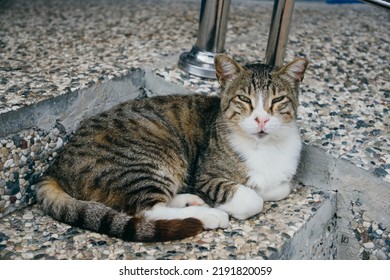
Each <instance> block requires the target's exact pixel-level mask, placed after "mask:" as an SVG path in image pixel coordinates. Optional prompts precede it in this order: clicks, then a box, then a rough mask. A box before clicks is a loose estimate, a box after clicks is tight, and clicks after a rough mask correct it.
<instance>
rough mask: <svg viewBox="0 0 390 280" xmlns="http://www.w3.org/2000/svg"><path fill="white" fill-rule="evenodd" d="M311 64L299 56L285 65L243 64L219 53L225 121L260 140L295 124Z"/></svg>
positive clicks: (246, 134) (281, 132)
mask: <svg viewBox="0 0 390 280" xmlns="http://www.w3.org/2000/svg"><path fill="white" fill-rule="evenodd" d="M307 65H308V61H307V59H305V58H298V59H296V60H294V61H292V62H290V63H288V64H286V65H284V66H282V67H272V66H269V65H264V64H251V65H246V66H241V65H240V64H238V63H237V62H235V61H234V60H233V59H231V58H230V57H228V56H226V55H221V54H220V55H217V56H216V57H215V69H216V74H217V78H218V80H219V83H220V84H221V87H222V92H221V111H222V114H223V117H224V119H225V123H227V124H228V125H229V128H231V129H233V130H234V131H235V132H237V133H239V134H243V135H245V136H248V135H249V137H251V138H253V139H255V140H259V141H264V140H265V139H267V138H270V137H271V138H273V137H272V136H277V135H281V134H284V132H286V131H287V130H288V129H291V128H292V127H295V126H296V123H295V120H296V117H297V108H298V93H299V84H300V82H301V81H302V79H303V75H304V73H305V70H306V67H307Z"/></svg>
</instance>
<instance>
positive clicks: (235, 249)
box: [0, 186, 332, 259]
mask: <svg viewBox="0 0 390 280" xmlns="http://www.w3.org/2000/svg"><path fill="white" fill-rule="evenodd" d="M324 197H325V196H324V194H323V193H321V192H318V191H314V190H310V189H309V188H307V187H302V186H300V187H298V189H297V190H296V191H294V192H293V194H291V195H290V198H289V199H288V200H283V201H279V202H277V203H274V202H269V203H266V204H265V207H264V211H263V213H262V214H260V215H258V216H255V217H253V218H251V219H249V220H246V221H238V220H234V219H231V221H230V226H229V227H228V228H227V229H225V230H214V231H206V232H203V233H202V234H199V235H197V236H195V237H192V238H187V239H184V240H181V241H175V242H166V243H149V244H147V243H129V242H123V241H122V240H119V239H115V238H109V237H107V236H104V235H100V234H97V233H92V232H89V231H85V230H82V229H79V228H74V227H70V226H68V225H66V224H61V223H58V222H56V221H54V220H53V219H51V218H50V217H48V216H46V215H44V214H43V213H42V212H41V210H40V209H39V208H37V207H36V206H32V207H29V208H27V209H25V210H24V211H18V212H14V213H12V214H10V215H8V216H6V217H5V218H3V219H2V221H1V224H0V259H275V258H280V257H281V252H282V251H283V250H284V249H285V248H284V247H285V246H286V243H288V242H289V240H290V239H291V238H293V237H294V235H295V234H297V232H299V231H301V230H302V229H303V228H304V225H305V224H306V223H307V221H309V220H310V219H312V218H313V216H314V215H315V213H316V211H317V209H319V208H320V207H321V205H322V204H323V202H324ZM281 221H286V222H281ZM311 245H312V246H314V245H318V244H311ZM314 249H316V248H314ZM314 249H313V250H314ZM328 251H329V252H326V253H327V255H326V256H322V255H319V257H322V258H324V257H325V258H331V257H332V256H331V255H330V256H329V254H330V253H331V252H332V249H331V248H329V249H328ZM324 253H325V252H324ZM306 257H307V258H311V257H312V256H306Z"/></svg>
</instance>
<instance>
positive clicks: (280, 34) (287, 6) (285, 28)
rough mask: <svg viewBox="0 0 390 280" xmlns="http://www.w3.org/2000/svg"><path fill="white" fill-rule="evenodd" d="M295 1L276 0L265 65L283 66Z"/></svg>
mask: <svg viewBox="0 0 390 280" xmlns="http://www.w3.org/2000/svg"><path fill="white" fill-rule="evenodd" d="M294 2H295V0H274V8H273V12H272V19H271V28H270V32H269V36H268V44H267V51H266V54H265V63H266V64H270V65H276V66H281V65H282V64H283V59H284V55H285V53H286V45H287V40H288V34H289V32H290V24H291V19H292V14H293V11H294Z"/></svg>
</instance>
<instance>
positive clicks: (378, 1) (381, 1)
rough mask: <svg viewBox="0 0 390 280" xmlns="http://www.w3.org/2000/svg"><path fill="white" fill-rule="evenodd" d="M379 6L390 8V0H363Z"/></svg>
mask: <svg viewBox="0 0 390 280" xmlns="http://www.w3.org/2000/svg"><path fill="white" fill-rule="evenodd" d="M363 1H364V2H367V3H370V4H373V5H375V6H378V7H382V8H387V9H390V2H388V1H384V0H363Z"/></svg>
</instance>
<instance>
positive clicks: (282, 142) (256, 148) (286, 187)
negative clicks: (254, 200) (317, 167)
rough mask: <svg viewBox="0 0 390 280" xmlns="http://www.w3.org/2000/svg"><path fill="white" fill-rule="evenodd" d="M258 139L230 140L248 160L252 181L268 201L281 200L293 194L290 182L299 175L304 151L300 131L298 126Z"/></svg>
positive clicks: (235, 138)
mask: <svg viewBox="0 0 390 280" xmlns="http://www.w3.org/2000/svg"><path fill="white" fill-rule="evenodd" d="M266 137H269V139H261V141H257V140H255V139H251V138H247V137H243V136H240V135H234V136H232V138H231V139H230V143H231V144H232V146H233V148H234V149H235V150H236V151H237V152H238V153H239V154H240V156H242V157H243V158H244V159H245V163H246V165H247V168H248V175H249V180H248V182H247V184H246V185H247V186H248V187H250V188H253V189H254V190H255V191H256V192H257V193H258V194H259V195H260V196H261V197H262V198H263V199H264V200H265V201H267V200H279V199H282V198H285V197H286V196H288V195H289V193H290V184H289V183H290V180H291V178H292V177H293V175H294V174H295V172H296V169H297V166H298V162H299V156H300V151H301V147H302V144H301V140H300V136H299V132H298V129H297V128H296V127H295V126H294V127H291V128H288V129H287V130H284V131H283V133H282V134H278V135H269V136H266Z"/></svg>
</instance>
